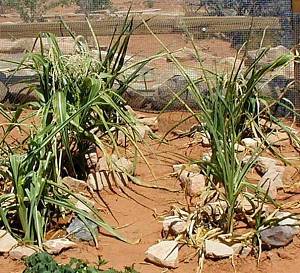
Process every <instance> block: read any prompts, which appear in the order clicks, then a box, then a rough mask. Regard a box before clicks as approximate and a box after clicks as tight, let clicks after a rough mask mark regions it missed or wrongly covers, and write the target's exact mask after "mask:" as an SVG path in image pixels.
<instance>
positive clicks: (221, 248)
mask: <svg viewBox="0 0 300 273" xmlns="http://www.w3.org/2000/svg"><path fill="white" fill-rule="evenodd" d="M233 254H234V250H233V248H232V247H230V246H227V245H225V244H223V243H220V242H218V241H213V240H205V256H206V257H207V258H214V259H222V258H228V257H231V256H232V255H233Z"/></svg>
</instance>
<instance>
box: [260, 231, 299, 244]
mask: <svg viewBox="0 0 300 273" xmlns="http://www.w3.org/2000/svg"><path fill="white" fill-rule="evenodd" d="M296 234H297V232H296V231H295V229H294V228H293V227H290V226H275V227H271V228H267V229H264V230H262V231H261V232H260V237H261V240H262V242H263V243H264V244H266V245H267V246H269V247H283V246H286V245H288V244H289V243H291V242H292V241H293V238H294V236H295V235H296Z"/></svg>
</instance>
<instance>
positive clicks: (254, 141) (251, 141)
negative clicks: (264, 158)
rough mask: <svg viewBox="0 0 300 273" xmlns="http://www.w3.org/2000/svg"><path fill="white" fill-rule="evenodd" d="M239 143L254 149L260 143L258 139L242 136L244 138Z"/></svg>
mask: <svg viewBox="0 0 300 273" xmlns="http://www.w3.org/2000/svg"><path fill="white" fill-rule="evenodd" d="M241 143H242V145H244V146H245V147H247V148H251V149H256V148H257V147H259V145H260V144H261V142H260V141H259V140H257V139H254V138H244V139H242V141H241Z"/></svg>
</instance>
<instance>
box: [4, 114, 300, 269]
mask: <svg viewBox="0 0 300 273" xmlns="http://www.w3.org/2000/svg"><path fill="white" fill-rule="evenodd" d="M147 115H148V114H147ZM185 115H186V113H180V112H172V113H166V114H164V115H162V116H161V117H160V122H159V127H160V128H159V131H158V134H159V135H163V134H164V133H165V132H166V131H167V130H169V129H170V128H171V127H172V126H173V125H174V124H175V123H176V122H178V121H180V120H181V119H182V118H183V117H184V116H185ZM151 116H152V115H151ZM193 123H194V122H193V121H190V122H189V123H188V124H186V125H185V126H183V127H182V129H186V128H189V127H190V126H191V125H192V124H193ZM189 142H190V139H189V138H183V139H177V140H174V141H172V142H170V143H169V144H168V145H166V144H165V145H158V144H156V143H155V142H152V141H151V140H148V141H147V143H148V144H147V145H143V146H142V147H143V151H144V154H145V155H146V157H147V159H148V161H149V163H150V165H151V169H152V170H153V172H154V173H155V177H156V180H155V181H154V178H153V176H152V174H151V172H150V170H149V168H148V167H147V165H146V164H145V163H143V162H142V161H141V162H140V164H138V169H137V175H138V176H139V177H140V178H141V179H142V180H143V181H145V182H147V183H148V184H152V185H159V186H165V187H168V188H170V189H177V190H178V192H176V193H171V192H169V191H163V190H157V189H149V188H145V187H140V186H136V185H132V184H131V185H130V186H129V187H128V188H125V189H123V191H120V190H118V189H115V190H114V192H113V191H111V190H107V191H104V192H101V193H100V197H101V198H102V199H103V200H105V203H106V204H108V205H109V208H110V210H111V211H112V212H113V214H114V216H115V218H116V219H117V221H118V222H116V221H115V220H114V219H113V217H112V215H111V214H110V213H109V212H108V210H107V209H106V208H105V206H104V204H103V202H102V201H100V198H98V197H96V199H95V201H96V202H97V206H98V207H99V208H100V209H101V211H102V212H101V213H102V215H103V217H104V218H105V219H106V220H107V221H108V222H109V223H111V224H112V225H114V226H117V227H120V229H119V232H120V233H122V234H123V235H124V236H125V237H126V238H128V239H129V240H132V241H135V240H140V242H139V243H137V244H132V245H130V244H126V243H123V242H121V241H118V240H116V239H114V238H111V237H109V236H107V235H105V234H101V235H100V237H99V248H98V249H96V248H95V247H94V246H90V245H89V244H87V243H79V244H78V247H77V248H75V249H72V250H68V251H65V252H63V253H62V254H60V255H59V256H57V257H56V259H57V260H58V261H59V262H67V261H68V260H69V258H70V257H76V258H80V259H84V260H87V261H88V262H89V263H96V261H97V259H98V257H99V256H102V257H103V258H105V259H106V260H108V261H109V266H113V267H116V268H119V269H121V268H122V267H123V266H125V265H132V264H134V265H135V268H136V269H137V270H138V271H139V272H141V273H160V272H174V273H192V272H196V268H197V259H196V258H195V257H194V258H193V254H194V253H195V250H194V249H189V248H187V247H183V248H182V249H181V251H180V260H181V263H180V266H179V268H178V269H176V270H172V271H165V270H164V269H162V268H159V267H156V266H154V265H151V264H149V263H146V262H145V261H144V252H145V251H146V250H147V248H148V247H149V246H151V245H152V244H154V243H155V242H157V240H159V239H160V238H161V228H162V225H161V223H160V222H159V219H158V218H159V216H160V215H165V214H167V213H168V212H169V211H170V208H171V206H172V205H175V206H179V207H181V206H182V204H185V198H184V194H183V192H182V191H181V189H180V187H179V183H178V181H177V179H176V178H174V177H170V175H169V174H170V173H171V172H172V165H173V164H176V163H184V162H185V161H186V160H187V159H184V157H189V158H195V159H196V158H199V157H201V155H202V154H203V153H204V152H206V149H207V148H206V149H205V148H202V147H200V146H199V145H196V146H192V147H190V148H187V147H188V146H187V144H188V143H189ZM282 152H283V153H284V154H285V155H288V156H289V157H295V156H298V155H297V153H296V152H293V151H292V149H291V147H290V146H289V145H286V147H285V148H284V149H283V151H282ZM294 174H297V169H296V168H295V167H288V168H287V171H286V174H285V180H286V181H288V182H287V183H292V182H295V181H297V180H298V179H299V176H298V175H296V176H295V175H294ZM292 177H293V178H292ZM250 178H251V177H250ZM253 179H254V180H255V177H254V178H253ZM280 196H281V197H282V199H285V200H288V201H291V200H293V201H296V200H299V196H298V195H287V194H283V193H282V194H281V195H280ZM285 202H286V201H285ZM299 248H300V240H299V238H298V237H296V238H295V239H294V242H293V243H292V244H290V245H289V246H287V247H285V248H279V249H274V250H272V251H269V252H264V253H263V255H262V258H261V261H260V264H259V266H258V265H257V260H256V259H255V258H254V257H248V258H245V259H240V258H236V259H235V260H234V265H235V269H236V272H240V273H248V272H249V273H250V272H264V273H282V272H285V273H294V272H298V268H299V266H300V257H299V255H298V253H299ZM189 258H190V259H189ZM186 260H188V262H187V261H186ZM184 261H185V262H184ZM0 265H1V267H0V273H21V272H22V270H23V269H24V266H23V264H22V263H21V262H17V261H12V260H11V259H10V258H8V257H6V256H1V257H0ZM213 272H222V273H225V272H226V273H227V272H234V267H233V264H232V261H231V260H228V259H225V260H220V261H210V260H208V261H206V264H205V270H204V273H213Z"/></svg>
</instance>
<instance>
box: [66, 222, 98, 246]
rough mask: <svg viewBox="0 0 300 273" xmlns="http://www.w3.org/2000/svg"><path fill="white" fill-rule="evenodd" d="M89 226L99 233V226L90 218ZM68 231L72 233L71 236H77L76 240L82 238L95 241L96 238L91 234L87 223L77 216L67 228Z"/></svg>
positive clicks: (82, 239)
mask: <svg viewBox="0 0 300 273" xmlns="http://www.w3.org/2000/svg"><path fill="white" fill-rule="evenodd" d="M86 221H87V223H88V225H89V228H91V229H92V230H93V231H94V232H95V233H96V234H97V235H98V230H97V228H98V226H97V225H96V224H95V223H93V222H91V221H90V220H88V219H86ZM67 232H68V234H70V235H71V236H73V237H75V238H76V240H81V241H87V242H90V241H93V240H94V238H93V236H92V234H91V232H90V231H89V229H88V228H87V227H86V225H85V224H84V223H83V222H82V221H81V220H80V219H79V218H77V217H75V218H74V219H73V220H72V222H71V223H70V225H69V226H68V228H67Z"/></svg>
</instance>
